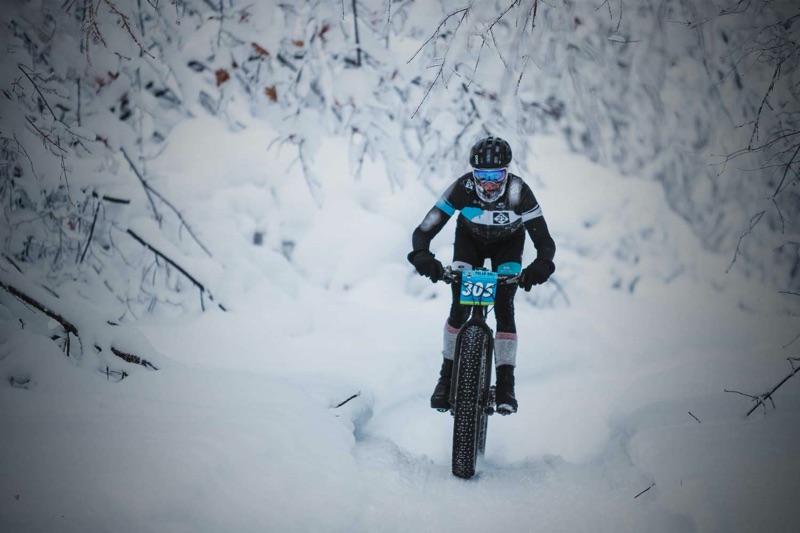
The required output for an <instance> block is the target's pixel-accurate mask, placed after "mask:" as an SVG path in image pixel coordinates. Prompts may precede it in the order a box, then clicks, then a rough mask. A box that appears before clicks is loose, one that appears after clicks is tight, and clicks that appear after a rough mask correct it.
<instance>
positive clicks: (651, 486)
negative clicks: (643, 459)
mask: <svg viewBox="0 0 800 533" xmlns="http://www.w3.org/2000/svg"><path fill="white" fill-rule="evenodd" d="M655 486H656V484H655V483H653V484H652V485H650V486H649V487H647V488H646V489H644V490H643V491H642V492H640V493H639V494H637V495H636V496H634V497H633V499H634V500H635V499H636V498H638V497H639V496H641V495H642V494H644V493H645V492H647V491H648V490H650V489H652V488H653V487H655Z"/></svg>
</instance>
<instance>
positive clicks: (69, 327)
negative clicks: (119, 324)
mask: <svg viewBox="0 0 800 533" xmlns="http://www.w3.org/2000/svg"><path fill="white" fill-rule="evenodd" d="M0 288H2V289H3V290H5V291H6V292H8V293H9V294H10V295H12V296H13V297H14V298H16V299H18V300H19V301H21V302H23V303H24V304H26V305H29V306H30V307H33V308H34V309H36V310H37V311H39V312H41V313H43V314H45V315H47V316H48V317H50V318H52V319H53V320H55V321H56V322H58V323H59V325H60V326H61V327H62V328H63V329H64V331H65V332H66V334H67V341H66V342H67V344H66V352H67V356H68V357H69V334H72V335H74V336H75V337H76V338H77V339H78V340H79V341H80V335H79V333H78V328H77V327H75V325H74V324H73V323H72V322H70V321H69V320H67V319H66V318H64V317H63V316H62V315H61V314H59V313H57V312H55V311H53V310H52V309H50V307H48V306H47V305H45V304H43V303H42V302H40V301H39V300H37V299H35V298H33V297H31V296H29V295H28V294H25V293H24V292H22V291H21V290H19V289H17V288H16V287H14V286H13V285H9V284H7V283H4V282H3V281H0ZM95 348H97V350H98V351H102V348H101V347H100V346H97V345H95ZM110 351H111V353H113V354H114V355H116V356H117V357H119V358H120V359H122V360H124V361H126V362H128V363H132V364H137V365H141V366H143V367H145V368H149V369H152V370H158V369H157V368H156V367H155V365H153V364H152V363H150V362H149V361H147V360H146V359H144V358H142V357H139V356H137V355H133V354H129V353H126V352H123V351H121V350H119V349H117V348H115V347H113V346H111V347H110Z"/></svg>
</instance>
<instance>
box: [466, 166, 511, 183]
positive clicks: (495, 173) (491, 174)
mask: <svg viewBox="0 0 800 533" xmlns="http://www.w3.org/2000/svg"><path fill="white" fill-rule="evenodd" d="M507 171H508V169H507V168H473V169H472V176H473V177H474V178H475V179H476V180H478V181H480V182H487V181H491V182H493V183H499V182H501V181H503V180H504V179H506V173H507Z"/></svg>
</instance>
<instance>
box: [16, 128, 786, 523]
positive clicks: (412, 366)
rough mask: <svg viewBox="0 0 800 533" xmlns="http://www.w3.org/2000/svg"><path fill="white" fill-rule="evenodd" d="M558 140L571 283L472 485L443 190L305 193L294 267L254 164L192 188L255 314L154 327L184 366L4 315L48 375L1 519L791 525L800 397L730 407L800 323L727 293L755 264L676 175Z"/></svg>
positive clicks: (523, 358) (551, 151)
mask: <svg viewBox="0 0 800 533" xmlns="http://www.w3.org/2000/svg"><path fill="white" fill-rule="evenodd" d="M218 133H219V134H220V135H221V136H222V135H224V134H223V133H222V132H218ZM175 135H177V140H176V143H177V144H178V145H181V143H180V130H179V131H178V132H176V133H175ZM537 143H538V144H537V146H539V147H540V148H539V149H540V150H542V152H541V153H542V154H547V157H548V159H547V160H542V161H540V162H539V163H540V164H539V165H538V168H542V173H543V174H542V176H541V177H542V179H543V180H544V179H545V178H547V176H548V174H547V173H546V172H545V171H546V170H547V169H548V165H556V164H557V165H558V172H559V176H562V178H563V179H560V180H553V181H552V182H551V181H550V180H544V183H547V186H546V187H545V186H544V185H541V186H540V187H539V188H540V189H541V190H540V191H537V197H538V198H540V201H541V202H542V205H543V206H544V207H545V209H546V212H547V216H548V222H549V223H550V224H551V225H552V228H553V233H554V236H555V238H556V241H557V243H558V244H559V252H558V256H557V260H558V265H559V266H558V268H559V270H558V271H557V273H556V276H555V280H556V281H557V282H558V286H556V285H555V284H549V285H548V286H545V287H541V288H539V289H537V290H536V291H533V292H531V293H530V294H524V293H520V294H519V295H518V297H517V324H518V330H519V332H520V351H519V356H518V370H517V379H518V386H517V397H518V399H519V401H520V410H519V412H518V413H517V414H514V415H512V416H508V417H498V416H493V417H492V418H491V419H490V422H489V433H488V441H487V452H486V456H485V459H484V460H483V461H482V462H481V464H480V468H479V474H478V475H477V476H476V477H475V478H474V479H472V480H469V481H464V480H461V479H457V478H454V477H453V476H452V475H451V474H450V455H449V454H450V447H451V441H450V439H451V430H452V419H451V418H450V417H449V416H448V415H446V414H442V413H438V412H435V411H433V410H431V409H430V408H429V407H428V398H429V396H430V393H431V391H432V389H433V385H434V384H435V382H436V377H437V372H438V368H439V366H440V357H441V355H440V354H439V351H440V349H441V346H440V343H441V331H442V326H443V323H444V318H445V315H446V313H447V308H448V305H449V288H448V287H446V286H444V285H442V284H438V285H433V284H431V283H429V282H428V281H427V280H424V279H422V278H420V277H418V276H417V275H416V274H414V273H413V271H412V270H411V267H410V266H409V265H408V264H407V263H406V262H405V252H406V251H407V247H408V238H409V235H410V231H411V229H412V228H413V227H414V225H415V224H416V223H417V222H418V220H417V218H418V217H419V216H421V215H422V214H423V213H424V211H425V210H426V209H427V208H428V207H429V203H430V202H431V201H432V200H433V199H434V197H435V195H434V193H432V192H431V191H426V190H425V189H423V188H421V187H416V186H414V185H409V186H408V187H407V188H406V189H403V190H400V191H397V192H396V193H395V194H389V193H388V192H387V191H385V190H383V189H384V188H383V185H382V183H381V182H380V181H378V180H377V179H372V180H362V181H360V182H352V181H351V180H349V178H347V176H346V175H342V176H340V181H341V182H340V183H334V184H333V185H331V189H330V190H326V191H327V193H328V197H327V200H326V204H325V206H324V207H323V208H322V209H319V210H316V208H311V207H310V206H309V205H308V202H310V199H309V198H308V196H307V191H304V190H303V187H304V184H303V183H302V180H296V181H295V182H292V183H287V187H289V189H288V190H284V191H282V196H281V203H280V204H279V205H273V206H272V207H273V208H274V209H276V210H277V213H273V215H274V216H276V217H279V218H280V217H283V218H282V220H286V221H295V222H297V224H288V225H287V227H286V228H285V229H284V230H282V231H286V232H288V233H287V235H288V234H291V235H292V238H293V239H295V242H296V245H295V246H294V248H293V249H292V251H291V253H287V254H286V255H287V256H288V258H287V257H285V256H284V255H281V253H280V252H279V251H276V250H273V249H271V248H270V247H267V246H254V245H253V244H252V241H251V237H252V231H253V228H255V227H257V226H258V217H264V216H265V215H264V213H263V210H264V207H263V205H261V203H260V202H262V201H263V200H264V196H263V195H260V194H259V193H258V191H259V189H258V187H256V186H255V185H253V184H251V183H248V182H247V181H246V180H244V179H243V178H242V175H243V173H242V172H238V171H239V170H241V169H236V168H233V169H231V172H232V174H231V175H232V176H233V177H232V178H231V182H230V183H227V184H220V183H216V184H215V185H214V187H215V188H216V189H213V188H211V186H210V185H209V184H211V183H214V182H213V180H208V181H206V180H203V179H201V180H200V182H199V184H198V185H197V186H196V187H194V188H186V189H185V190H192V191H193V194H196V198H189V199H187V200H186V201H187V202H190V205H191V208H189V207H188V205H189V204H187V216H191V215H192V213H195V215H194V216H195V217H197V219H198V220H202V221H203V223H202V225H201V226H200V227H199V228H197V229H198V231H201V230H203V231H204V232H205V234H204V237H205V238H206V239H207V241H208V242H209V246H210V247H211V248H212V249H214V250H215V251H216V252H217V253H218V254H219V256H220V257H225V258H228V261H229V262H228V263H226V264H225V265H224V269H221V271H222V272H224V275H220V276H219V277H218V278H217V280H216V284H215V286H217V287H219V289H218V291H217V293H218V294H219V295H220V297H221V298H223V299H224V300H225V301H226V303H227V304H228V307H229V312H222V311H221V310H219V309H212V310H209V311H207V312H205V313H202V314H196V315H191V316H184V317H181V318H170V317H168V316H164V315H158V314H154V315H153V316H151V317H150V318H147V319H145V320H143V321H142V322H141V323H140V324H139V328H140V330H141V331H142V332H143V333H144V334H145V335H146V337H147V338H148V339H149V341H150V342H151V343H152V345H153V346H154V348H155V349H156V350H157V351H158V352H160V353H161V354H162V355H163V356H164V360H165V361H168V362H169V364H167V365H166V366H165V367H164V368H163V369H160V370H158V371H154V372H150V371H138V372H135V373H134V372H132V373H131V375H130V376H129V377H128V378H126V379H124V380H123V381H121V382H120V383H116V384H115V383H111V382H107V381H105V380H104V379H103V378H102V377H101V376H99V375H98V374H97V373H96V372H95V369H94V368H87V367H83V366H81V365H80V362H79V361H73V360H70V359H67V358H65V357H64V356H63V353H62V352H61V351H60V349H59V348H58V347H57V346H56V345H55V344H54V343H53V342H51V341H50V340H49V339H48V338H46V337H44V336H41V335H37V334H35V333H34V332H33V331H29V330H28V329H22V330H21V329H20V328H19V324H18V323H17V322H16V321H15V320H12V319H10V318H9V317H13V316H14V313H7V312H5V310H3V309H0V319H1V320H0V327H2V337H0V338H2V339H3V340H2V342H0V372H2V377H3V379H4V383H11V382H10V379H11V378H12V377H19V378H20V379H19V380H17V381H14V383H21V382H22V381H24V380H23V379H22V378H23V377H27V379H28V382H27V383H26V384H25V386H4V387H0V405H2V406H3V408H2V410H0V427H2V428H3V438H2V439H0V458H2V459H0V530H2V531H3V532H6V531H7V532H10V533H17V532H23V531H25V532H28V531H53V530H58V531H67V532H69V531H76V532H77V531H81V532H86V531H120V532H126V531H130V532H150V531H152V532H162V531H193V532H204V531H208V532H213V531H220V530H236V531H342V532H344V531H347V532H351V531H356V532H361V531H363V532H367V531H369V532H372V531H391V532H401V531H442V530H459V531H486V530H490V529H495V528H498V527H502V528H504V529H505V530H508V531H547V532H551V531H568V532H574V531H615V532H617V531H654V532H669V533H672V532H676V531H702V532H706V531H725V532H729V531H742V532H745V531H753V530H769V531H792V530H793V529H794V528H793V526H795V525H796V524H798V523H800V516H799V514H800V510H798V508H797V507H796V506H795V505H794V499H793V498H794V495H796V494H797V493H798V489H800V472H798V467H797V466H796V461H795V460H794V458H793V457H792V455H791V452H792V451H793V450H794V447H793V445H794V443H796V442H797V441H798V438H800V424H797V419H798V414H799V413H800V394H798V387H797V384H795V383H791V382H790V383H788V384H787V385H786V386H784V388H782V389H781V390H780V392H779V394H777V395H776V398H775V402H776V409H775V410H772V407H771V406H770V407H769V408H768V409H766V410H764V411H765V412H762V411H759V412H758V415H757V416H751V417H750V418H747V419H745V418H744V413H745V412H746V411H747V410H748V409H749V407H750V401H749V399H748V398H746V397H743V396H741V395H734V394H729V393H725V392H724V390H725V389H726V388H728V389H735V390H739V391H742V392H747V393H757V392H760V391H764V390H768V389H769V388H771V387H772V386H773V385H774V384H775V383H776V382H777V381H778V380H780V379H781V378H782V377H783V376H784V375H785V373H786V370H787V369H786V367H785V361H784V358H785V357H786V351H785V350H781V348H780V346H781V345H783V344H785V343H786V342H788V341H790V340H791V338H792V337H793V335H794V334H795V333H794V331H795V324H794V322H795V321H794V320H792V319H791V317H786V316H783V315H781V314H780V313H777V312H775V311H774V310H775V309H777V308H778V307H777V306H775V305H774V302H772V301H771V300H770V298H771V296H770V294H771V293H770V292H769V290H768V289H767V290H765V289H764V288H763V287H761V286H759V285H757V284H754V283H746V282H742V281H741V280H739V279H738V278H736V273H735V272H734V273H733V274H731V275H730V276H728V277H726V278H719V277H718V276H719V274H718V273H719V272H720V271H724V269H725V267H726V266H727V264H728V262H729V258H725V257H722V258H721V257H715V256H712V255H709V254H707V253H705V252H703V251H702V250H701V249H700V247H699V246H698V245H697V243H696V241H694V240H693V238H692V237H691V233H690V232H689V230H688V228H687V227H686V226H685V225H684V224H683V222H682V221H681V220H680V219H679V218H678V217H676V216H675V215H673V214H672V213H671V212H670V211H669V209H668V208H667V207H666V205H665V203H664V200H663V197H662V196H661V194H660V189H658V187H657V186H656V185H654V184H648V183H641V182H636V181H632V180H624V179H622V178H618V177H615V176H612V175H609V174H607V173H604V171H603V170H602V169H600V168H599V167H596V166H594V165H592V164H590V163H587V162H585V161H583V160H582V159H576V158H575V157H574V156H573V155H571V154H570V153H569V152H568V151H567V150H566V149H564V148H563V145H561V144H560V143H559V142H557V141H552V140H547V139H538V140H537ZM322 150H323V152H325V151H326V150H327V157H326V158H323V160H325V161H328V162H331V161H333V163H332V164H334V166H336V165H342V166H343V165H344V164H343V163H342V162H338V163H337V162H336V161H337V160H336V157H337V154H341V153H345V152H344V151H342V150H339V147H338V145H336V144H335V143H334V142H332V144H331V145H330V146H325V147H323V148H322ZM165 157H168V158H170V157H172V156H171V155H170V153H169V152H167V153H166V155H165ZM193 157H196V155H193ZM550 158H552V159H550ZM231 161H232V162H235V161H237V159H236V158H234V159H232V160H231ZM200 163H202V161H200V162H198V163H197V164H198V165H199V164H200ZM172 164H173V165H174V166H175V168H178V169H179V168H181V161H180V158H175V160H174V161H173V163H172ZM197 168H202V167H201V166H200V167H197ZM155 170H158V169H155ZM376 174H377V175H380V173H379V172H376ZM367 175H368V174H367ZM164 176H165V177H164V180H165V181H164V183H159V184H157V185H158V186H159V187H160V189H162V190H167V189H168V186H169V185H170V184H172V185H173V186H175V187H178V188H181V187H183V185H181V182H180V179H182V178H185V176H182V175H178V176H172V175H170V174H168V173H166V172H165V173H164ZM172 178H174V180H177V181H170V179H172ZM187 179H188V178H187ZM609 188H610V192H609ZM612 193H613V194H612ZM176 197H180V196H179V195H176ZM195 210H196V211H195ZM415 210H416V211H417V212H414V211H415ZM197 213H203V217H202V218H200V217H199V216H198V214H197ZM298 213H304V214H305V218H303V217H298V216H297V214H298ZM342 213H347V214H348V216H345V217H343V216H342ZM293 217H294V218H293ZM356 221H357V222H358V223H356ZM364 221H367V223H366V224H364ZM444 231H445V232H447V231H448V228H445V230H444ZM434 245H435V247H436V249H435V252H436V253H437V255H439V256H440V257H443V258H446V257H448V254H449V250H448V248H449V247H450V240H449V238H441V239H439V240H438V241H435V242H434ZM531 253H532V250H531V249H530V247H529V249H528V250H527V251H526V254H531ZM218 275H219V274H218ZM209 276H210V277H213V272H212V273H209ZM4 302H5V303H4V304H3V305H9V306H10V305H19V304H18V303H16V304H15V303H13V302H10V301H5V300H4ZM15 312H16V311H15ZM489 323H490V324H492V323H493V316H491V315H490V318H489ZM356 393H360V394H359V395H358V396H357V397H356V398H354V399H352V400H351V401H349V402H347V403H346V404H344V405H342V406H341V407H336V406H337V405H339V404H340V403H341V402H342V401H343V400H345V399H347V398H349V397H351V396H352V395H354V394H356ZM698 420H699V421H700V422H698Z"/></svg>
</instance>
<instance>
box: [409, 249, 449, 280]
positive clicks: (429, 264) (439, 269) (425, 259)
mask: <svg viewBox="0 0 800 533" xmlns="http://www.w3.org/2000/svg"><path fill="white" fill-rule="evenodd" d="M408 261H409V262H410V263H411V264H412V265H414V268H416V269H417V272H419V275H420V276H425V277H428V278H430V279H431V281H432V282H434V283H436V282H437V281H439V280H441V279H442V277H443V276H444V267H443V266H442V263H441V262H440V261H439V260H438V259H436V256H435V255H433V254H432V253H431V252H430V250H414V251H413V252H411V253H410V254H408Z"/></svg>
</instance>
